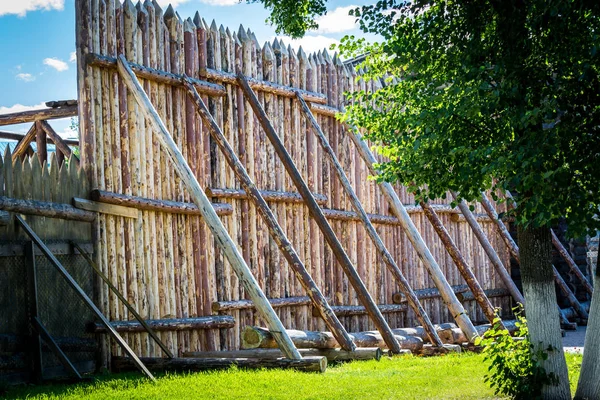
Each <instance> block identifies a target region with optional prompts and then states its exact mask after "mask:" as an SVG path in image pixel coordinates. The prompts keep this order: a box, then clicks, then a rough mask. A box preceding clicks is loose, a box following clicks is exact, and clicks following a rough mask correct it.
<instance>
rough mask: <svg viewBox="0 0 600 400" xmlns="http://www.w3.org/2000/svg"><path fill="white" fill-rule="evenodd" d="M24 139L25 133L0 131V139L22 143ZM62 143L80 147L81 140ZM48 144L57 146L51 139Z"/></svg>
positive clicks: (64, 140) (66, 140)
mask: <svg viewBox="0 0 600 400" xmlns="http://www.w3.org/2000/svg"><path fill="white" fill-rule="evenodd" d="M24 137H25V134H24V133H17V132H6V131H0V139H8V140H16V141H20V140H22V139H23V138H24ZM62 141H63V142H64V143H65V144H67V145H69V146H79V140H76V139H63V140H62ZM48 143H50V144H55V143H54V140H52V138H51V137H49V138H48Z"/></svg>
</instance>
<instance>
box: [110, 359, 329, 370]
mask: <svg viewBox="0 0 600 400" xmlns="http://www.w3.org/2000/svg"><path fill="white" fill-rule="evenodd" d="M141 360H142V362H143V363H144V364H145V365H146V367H148V369H150V370H152V371H177V372H186V371H206V370H214V369H228V368H230V367H232V366H234V365H235V366H237V367H238V368H242V369H263V368H278V369H293V370H297V371H306V372H321V373H322V372H325V370H326V369H327V358H326V357H306V358H301V359H298V360H290V359H288V358H277V359H268V358H267V359H256V358H150V357H142V358H141ZM112 368H113V371H114V372H122V371H130V370H133V369H134V368H135V367H134V365H133V363H132V362H131V359H129V358H126V357H113V358H112Z"/></svg>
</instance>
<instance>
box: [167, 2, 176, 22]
mask: <svg viewBox="0 0 600 400" xmlns="http://www.w3.org/2000/svg"><path fill="white" fill-rule="evenodd" d="M164 18H165V19H171V18H175V9H174V8H173V5H172V4H169V6H168V7H167V10H166V11H165V15H164Z"/></svg>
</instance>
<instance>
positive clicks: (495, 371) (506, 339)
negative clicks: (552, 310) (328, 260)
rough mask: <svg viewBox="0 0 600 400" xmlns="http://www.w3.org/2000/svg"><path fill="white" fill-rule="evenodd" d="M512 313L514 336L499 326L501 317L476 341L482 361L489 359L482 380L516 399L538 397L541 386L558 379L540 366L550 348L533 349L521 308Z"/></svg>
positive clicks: (501, 392) (540, 393)
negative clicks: (514, 325) (515, 322)
mask: <svg viewBox="0 0 600 400" xmlns="http://www.w3.org/2000/svg"><path fill="white" fill-rule="evenodd" d="M515 314H516V316H517V320H518V322H517V327H518V331H517V332H516V337H515V338H513V337H512V336H511V335H510V333H509V332H508V331H507V330H505V329H502V328H500V325H499V322H500V319H496V320H494V324H493V327H492V329H490V330H489V331H487V332H486V333H485V334H484V335H483V338H480V339H478V340H477V341H476V344H477V345H480V346H482V347H483V354H484V360H485V361H488V362H490V366H489V367H488V374H486V375H485V382H487V383H489V385H490V386H491V387H492V389H494V391H495V393H496V395H502V396H509V397H510V398H512V399H515V400H525V399H532V400H533V399H536V400H537V399H541V398H542V387H543V386H545V385H551V384H556V382H557V377H556V376H555V375H554V374H552V373H547V372H546V370H545V369H544V368H543V367H542V366H541V365H540V362H541V361H543V360H546V359H547V358H548V351H550V350H551V349H538V350H535V346H534V345H533V344H532V343H531V341H530V339H529V331H528V329H527V321H526V320H525V318H524V317H523V316H522V312H521V310H515Z"/></svg>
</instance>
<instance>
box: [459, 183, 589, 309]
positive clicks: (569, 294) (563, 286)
mask: <svg viewBox="0 0 600 400" xmlns="http://www.w3.org/2000/svg"><path fill="white" fill-rule="evenodd" d="M452 195H453V196H454V198H456V197H457V194H456V193H452ZM481 196H482V199H483V198H485V200H484V202H485V201H487V202H488V207H486V206H484V207H483V208H484V209H485V210H486V212H488V208H490V211H492V208H493V207H492V205H491V203H489V200H488V199H487V197H486V195H485V193H482V194H481ZM461 203H464V201H463V202H461ZM460 206H461V205H460V204H459V207H460ZM463 208H467V206H466V204H464V206H463ZM467 210H468V208H467ZM461 211H462V208H461ZM468 211H469V212H470V210H468ZM494 211H495V210H494ZM464 212H465V211H463V213H464ZM494 214H495V212H494V213H492V212H488V215H489V216H490V218H491V219H492V220H493V221H494V223H495V224H496V227H497V228H498V230H497V232H498V234H499V235H500V237H501V238H502V240H503V241H504V243H505V244H506V246H507V247H508V249H509V251H510V253H511V254H512V256H513V257H514V258H515V260H517V262H518V263H519V264H520V263H521V257H520V256H519V246H517V244H516V243H515V241H514V240H513V239H512V237H511V236H510V233H509V232H508V229H507V228H506V226H505V225H504V222H502V221H500V219H499V218H498V214H495V216H494ZM465 217H466V215H465ZM484 236H485V234H484ZM490 246H491V245H490ZM492 250H493V249H492ZM552 270H553V273H554V281H555V282H556V284H557V285H558V287H559V288H560V290H561V292H563V294H564V295H565V297H566V298H567V301H568V302H569V304H571V307H573V309H575V311H577V314H579V316H580V317H581V318H583V319H585V320H587V319H588V318H589V315H588V312H587V311H586V310H585V308H584V307H583V306H582V305H581V303H580V302H579V300H577V297H575V294H574V293H573V291H572V290H571V289H570V288H569V286H568V285H567V283H566V282H565V280H564V279H563V277H562V276H561V275H560V273H559V272H558V270H557V269H556V267H555V266H554V265H552ZM561 315H562V313H561Z"/></svg>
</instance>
